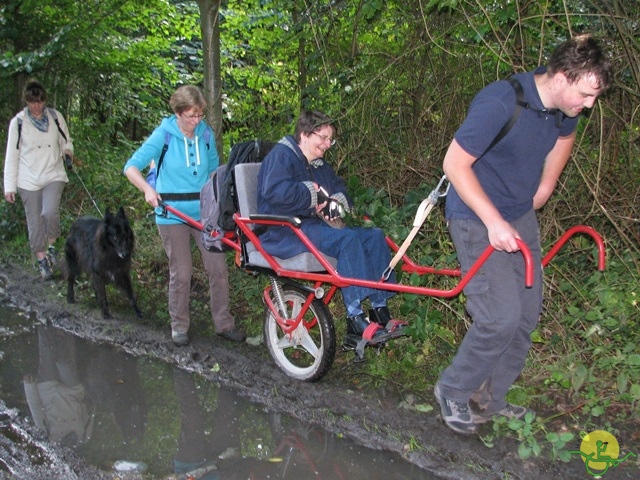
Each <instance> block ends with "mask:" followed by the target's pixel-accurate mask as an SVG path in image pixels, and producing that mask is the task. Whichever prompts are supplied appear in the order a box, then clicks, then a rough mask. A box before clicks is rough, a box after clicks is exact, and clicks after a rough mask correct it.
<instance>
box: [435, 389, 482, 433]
mask: <svg viewBox="0 0 640 480" xmlns="http://www.w3.org/2000/svg"><path fill="white" fill-rule="evenodd" d="M433 394H434V396H435V397H436V402H438V405H440V412H441V414H442V420H443V421H444V423H445V425H446V426H447V427H449V428H450V429H451V430H453V431H454V432H456V433H462V434H464V435H469V434H471V433H475V431H476V424H475V422H474V421H473V417H472V414H471V409H470V408H469V403H468V402H454V401H452V400H448V399H446V398H445V397H444V396H443V395H442V394H441V393H440V387H439V386H438V384H437V383H436V386H435V388H434V389H433Z"/></svg>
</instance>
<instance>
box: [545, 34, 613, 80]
mask: <svg viewBox="0 0 640 480" xmlns="http://www.w3.org/2000/svg"><path fill="white" fill-rule="evenodd" d="M547 68H548V72H549V74H550V75H554V74H556V73H563V74H564V75H565V76H566V77H567V79H568V80H569V82H570V83H575V82H577V81H578V80H580V79H581V78H582V77H584V76H585V75H594V76H595V77H596V79H597V80H598V84H599V86H600V89H601V90H606V89H607V88H609V87H610V86H611V84H612V83H613V73H612V68H611V62H610V60H609V58H608V57H607V56H606V55H605V54H604V52H603V51H602V48H601V47H600V44H599V43H598V41H596V39H594V38H593V37H592V36H591V35H589V34H584V35H578V36H575V37H573V38H571V39H569V40H567V41H566V42H564V43H562V44H561V45H559V46H558V48H556V49H555V51H554V52H553V54H552V55H551V58H550V59H549V63H548V64H547Z"/></svg>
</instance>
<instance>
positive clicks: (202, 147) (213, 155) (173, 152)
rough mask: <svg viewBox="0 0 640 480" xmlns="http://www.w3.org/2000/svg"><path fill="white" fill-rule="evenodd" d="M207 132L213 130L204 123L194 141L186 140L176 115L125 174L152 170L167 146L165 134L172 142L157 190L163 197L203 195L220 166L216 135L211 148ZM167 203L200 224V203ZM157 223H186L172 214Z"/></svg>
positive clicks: (135, 157)
mask: <svg viewBox="0 0 640 480" xmlns="http://www.w3.org/2000/svg"><path fill="white" fill-rule="evenodd" d="M207 129H209V130H211V127H209V125H207V123H206V122H205V121H204V120H203V121H201V122H200V123H198V125H197V126H196V128H195V136H194V138H193V139H190V138H187V137H185V136H184V134H183V133H182V131H181V130H180V129H179V128H178V123H177V119H176V116H175V115H171V116H170V117H167V118H165V119H164V120H162V123H161V124H160V126H159V127H158V128H156V129H155V130H154V131H153V133H151V135H149V137H148V138H147V139H146V140H145V141H144V143H143V144H142V145H141V146H140V148H138V150H136V151H135V153H134V154H133V155H132V156H131V158H130V159H129V160H127V163H126V164H125V166H124V169H123V172H126V171H127V169H128V168H129V167H131V166H135V167H137V168H138V170H140V171H141V172H142V171H144V169H146V168H147V167H149V165H150V164H151V161H152V160H155V161H157V160H158V158H159V157H160V153H161V152H162V147H163V146H164V143H165V132H167V133H169V134H170V135H171V140H170V141H169V147H168V149H167V153H166V154H165V156H164V159H163V161H162V166H161V168H160V171H159V172H158V178H157V180H156V190H157V191H158V193H159V194H160V196H162V194H163V193H200V189H201V188H202V186H203V185H204V184H205V182H206V181H207V179H208V178H209V176H210V175H211V174H212V173H213V172H214V170H215V169H216V168H218V164H219V163H220V160H219V158H218V152H217V151H216V143H215V138H214V135H213V132H211V136H210V137H211V138H210V140H209V145H208V146H207V142H206V141H205V140H204V138H203V137H204V132H205V130H207ZM165 203H167V204H168V205H171V206H172V207H175V208H176V209H177V210H180V211H181V212H182V213H184V214H185V215H188V216H189V217H191V218H193V219H194V220H200V202H199V201H198V200H171V201H165ZM159 210H160V209H157V210H156V213H159ZM156 223H158V224H162V225H172V224H178V223H182V221H181V220H179V219H178V218H176V217H175V216H172V215H171V214H168V217H164V216H160V215H157V214H156Z"/></svg>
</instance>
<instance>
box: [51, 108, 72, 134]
mask: <svg viewBox="0 0 640 480" xmlns="http://www.w3.org/2000/svg"><path fill="white" fill-rule="evenodd" d="M47 112H49V115H51V117H52V118H53V121H54V122H56V127H58V132H59V133H60V135H62V138H64V141H65V142H67V141H68V140H67V136H66V135H65V134H64V132H63V131H62V127H61V126H60V122H59V121H58V115H57V114H56V111H55V110H54V109H53V108H48V107H47Z"/></svg>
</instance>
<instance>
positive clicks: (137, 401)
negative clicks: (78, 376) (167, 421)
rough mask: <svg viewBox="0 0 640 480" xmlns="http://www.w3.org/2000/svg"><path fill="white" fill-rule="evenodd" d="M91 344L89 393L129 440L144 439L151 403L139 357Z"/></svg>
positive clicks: (124, 439) (125, 441)
mask: <svg viewBox="0 0 640 480" xmlns="http://www.w3.org/2000/svg"><path fill="white" fill-rule="evenodd" d="M89 348H90V351H89V352H87V354H86V358H87V359H88V361H87V365H86V372H85V374H84V377H83V378H85V379H86V380H85V383H86V386H87V391H88V392H89V396H90V397H91V398H92V400H93V401H94V403H95V404H96V405H97V406H98V408H100V410H101V411H102V410H105V411H107V412H109V413H110V414H111V416H112V418H113V421H114V423H115V425H116V426H117V427H118V432H119V433H120V435H121V436H122V440H123V441H124V443H125V444H128V443H130V442H133V441H140V440H142V438H143V436H144V431H145V426H146V422H147V414H148V406H147V401H146V396H145V392H144V389H143V388H142V381H141V379H140V374H139V372H138V359H137V358H136V357H133V356H131V355H125V354H124V353H122V352H120V351H118V350H116V349H115V348H112V347H109V346H100V347H96V346H91V347H89Z"/></svg>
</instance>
